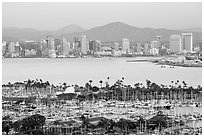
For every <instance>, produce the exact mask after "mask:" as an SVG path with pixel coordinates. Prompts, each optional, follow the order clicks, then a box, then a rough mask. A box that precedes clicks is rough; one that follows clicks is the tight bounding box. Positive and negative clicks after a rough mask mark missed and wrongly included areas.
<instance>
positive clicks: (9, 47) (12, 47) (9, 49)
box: [8, 42, 15, 54]
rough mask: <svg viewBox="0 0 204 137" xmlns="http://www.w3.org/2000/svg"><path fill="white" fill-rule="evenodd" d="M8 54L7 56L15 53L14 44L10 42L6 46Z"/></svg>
mask: <svg viewBox="0 0 204 137" xmlns="http://www.w3.org/2000/svg"><path fill="white" fill-rule="evenodd" d="M8 52H9V54H12V53H15V43H14V42H10V44H9V46H8Z"/></svg>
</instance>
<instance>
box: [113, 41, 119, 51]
mask: <svg viewBox="0 0 204 137" xmlns="http://www.w3.org/2000/svg"><path fill="white" fill-rule="evenodd" d="M119 48H120V45H119V43H114V49H115V51H119Z"/></svg>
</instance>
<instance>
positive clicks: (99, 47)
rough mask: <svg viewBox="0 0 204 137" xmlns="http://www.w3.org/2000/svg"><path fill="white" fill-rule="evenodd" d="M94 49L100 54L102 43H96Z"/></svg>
mask: <svg viewBox="0 0 204 137" xmlns="http://www.w3.org/2000/svg"><path fill="white" fill-rule="evenodd" d="M96 47H97V48H96V49H97V51H99V52H102V43H101V42H100V41H96Z"/></svg>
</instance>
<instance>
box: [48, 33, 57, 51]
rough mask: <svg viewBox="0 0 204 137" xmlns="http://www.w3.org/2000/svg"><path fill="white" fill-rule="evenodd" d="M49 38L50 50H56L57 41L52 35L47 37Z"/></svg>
mask: <svg viewBox="0 0 204 137" xmlns="http://www.w3.org/2000/svg"><path fill="white" fill-rule="evenodd" d="M47 39H48V47H49V50H55V41H54V39H53V38H52V37H50V36H48V37H47Z"/></svg>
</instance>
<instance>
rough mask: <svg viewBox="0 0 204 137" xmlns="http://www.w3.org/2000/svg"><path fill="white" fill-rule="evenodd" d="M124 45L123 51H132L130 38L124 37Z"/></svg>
mask: <svg viewBox="0 0 204 137" xmlns="http://www.w3.org/2000/svg"><path fill="white" fill-rule="evenodd" d="M122 46H123V51H126V52H130V40H129V39H126V38H124V39H122Z"/></svg>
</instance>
